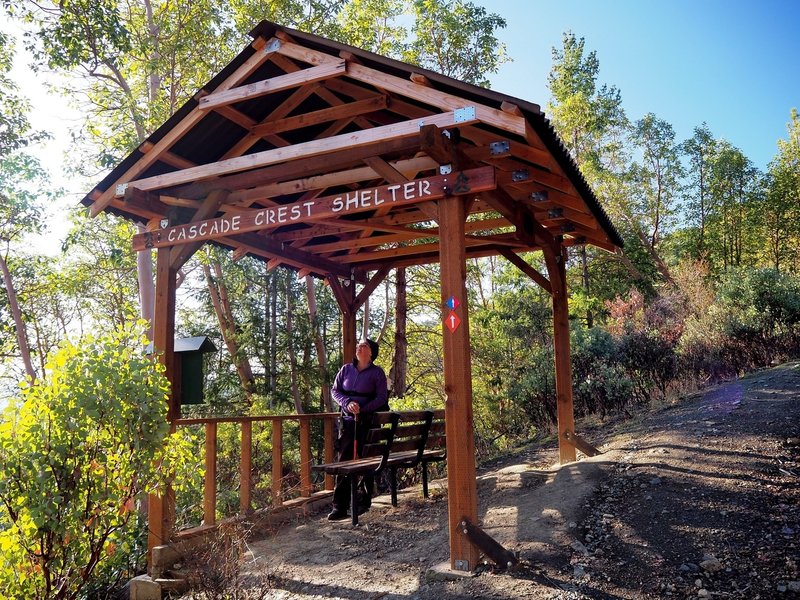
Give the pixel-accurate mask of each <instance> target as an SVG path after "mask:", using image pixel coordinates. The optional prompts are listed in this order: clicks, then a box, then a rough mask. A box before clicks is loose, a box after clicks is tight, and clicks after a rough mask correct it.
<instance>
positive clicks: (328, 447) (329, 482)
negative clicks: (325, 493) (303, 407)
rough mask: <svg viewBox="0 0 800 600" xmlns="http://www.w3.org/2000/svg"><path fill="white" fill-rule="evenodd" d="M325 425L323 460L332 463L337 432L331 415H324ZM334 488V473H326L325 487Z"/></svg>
mask: <svg viewBox="0 0 800 600" xmlns="http://www.w3.org/2000/svg"><path fill="white" fill-rule="evenodd" d="M323 423H324V425H323V427H324V435H325V460H324V461H323V462H326V463H332V462H333V436H334V434H335V433H336V432H335V431H334V427H333V424H334V421H333V419H332V418H331V417H324V418H323ZM333 488H334V483H333V475H328V474H327V473H326V474H325V489H326V490H332V489H333Z"/></svg>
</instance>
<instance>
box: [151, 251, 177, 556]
mask: <svg viewBox="0 0 800 600" xmlns="http://www.w3.org/2000/svg"><path fill="white" fill-rule="evenodd" d="M171 250H172V249H171V248H169V247H166V248H159V249H158V251H157V258H156V306H155V314H154V317H153V348H154V351H155V352H156V353H157V355H158V360H159V361H160V362H161V363H162V364H163V365H164V367H165V369H166V372H165V375H166V377H167V379H168V380H169V381H170V383H171V384H172V385H171V389H170V394H169V399H168V403H169V404H168V410H167V420H168V421H169V422H170V424H171V427H170V429H171V430H172V431H174V425H172V423H174V421H175V419H178V418H180V416H181V415H180V404H178V398H179V397H180V396H179V395H178V392H179V390H177V389H176V386H177V385H180V384H179V378H178V377H177V373H176V369H175V288H176V281H177V272H176V270H175V269H173V268H172V267H171V266H170V258H171ZM147 523H148V536H147V554H148V564H149V563H150V553H151V551H152V549H153V548H154V547H155V546H160V545H162V544H165V543H167V542H168V541H169V539H170V537H171V536H172V530H173V527H174V523H175V493H174V491H173V489H172V487H171V486H167V487H166V489H165V490H164V493H163V495H161V496H156V495H151V496H150V498H149V499H148V514H147Z"/></svg>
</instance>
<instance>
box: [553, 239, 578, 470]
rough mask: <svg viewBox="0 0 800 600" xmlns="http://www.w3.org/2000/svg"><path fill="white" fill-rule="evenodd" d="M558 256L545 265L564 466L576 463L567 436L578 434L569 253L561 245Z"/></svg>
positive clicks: (559, 449) (560, 443)
mask: <svg viewBox="0 0 800 600" xmlns="http://www.w3.org/2000/svg"><path fill="white" fill-rule="evenodd" d="M556 250H557V251H556V252H555V253H553V252H547V251H545V262H546V263H547V270H548V272H549V275H550V285H551V287H552V290H553V347H554V354H555V369H556V403H557V404H556V409H557V414H558V458H559V461H560V462H561V464H562V465H563V464H565V463H568V462H575V460H576V458H577V457H576V455H575V446H574V445H572V444H570V443H569V442H568V441H567V437H568V436H569V435H571V434H574V433H575V414H574V409H573V405H572V364H571V363H570V353H569V307H568V306H567V278H566V269H565V263H566V253H565V251H563V250H562V249H561V247H560V246H559V247H558V248H557V249H556Z"/></svg>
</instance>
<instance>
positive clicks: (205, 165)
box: [83, 22, 621, 568]
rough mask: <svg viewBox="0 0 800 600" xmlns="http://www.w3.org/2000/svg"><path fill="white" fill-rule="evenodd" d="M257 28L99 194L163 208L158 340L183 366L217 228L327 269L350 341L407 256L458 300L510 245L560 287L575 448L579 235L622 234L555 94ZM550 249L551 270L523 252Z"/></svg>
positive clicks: (463, 365)
mask: <svg viewBox="0 0 800 600" xmlns="http://www.w3.org/2000/svg"><path fill="white" fill-rule="evenodd" d="M252 34H253V37H254V41H253V43H252V44H251V45H250V46H248V47H247V48H245V50H244V51H242V53H240V54H239V56H238V57H237V58H236V59H234V61H233V62H232V63H231V64H230V65H228V67H226V68H225V69H224V70H223V71H222V72H221V73H220V74H219V75H217V77H215V78H214V79H213V80H212V81H211V82H209V84H208V85H207V86H206V87H205V88H203V89H202V90H201V91H200V92H199V93H198V94H197V95H196V96H195V97H194V98H193V99H191V100H190V101H189V102H187V103H186V105H184V106H183V107H182V108H181V109H180V110H179V111H178V112H177V113H176V114H175V115H174V116H173V117H172V118H171V119H170V120H169V121H167V122H166V123H165V124H164V125H163V126H162V127H161V128H160V129H159V130H158V131H156V132H155V133H154V134H153V135H152V136H150V138H149V139H148V140H147V141H146V142H145V143H144V144H142V145H141V146H140V147H139V148H138V149H136V150H135V151H134V152H133V153H132V154H131V155H130V156H128V158H127V159H125V160H124V161H123V162H122V163H121V164H120V165H119V166H118V167H117V168H116V169H114V170H113V171H112V172H111V174H110V175H109V176H108V177H106V178H105V179H104V180H103V181H102V182H101V183H100V184H99V185H98V186H97V187H96V188H95V189H94V190H93V191H92V192H91V193H90V194H88V195H87V196H86V198H84V200H83V202H84V204H86V205H87V206H89V208H90V212H91V214H92V215H97V214H99V213H100V212H102V211H109V212H112V213H116V214H120V215H123V216H125V217H127V218H130V219H134V220H136V221H139V222H142V223H145V224H146V231H145V232H144V233H143V234H141V235H138V236H136V239H135V240H134V246H135V248H136V249H137V250H144V249H149V248H157V249H158V250H157V255H158V258H157V275H156V280H157V294H156V295H157V298H156V316H155V327H154V330H155V334H154V336H155V339H154V343H155V346H156V348H158V349H159V350H161V351H162V356H163V357H164V358H163V360H164V362H165V363H166V365H167V372H168V375H169V374H171V373H174V369H173V366H174V365H173V364H172V362H173V360H174V357H173V347H172V345H173V332H174V315H175V306H174V304H175V279H176V273H177V271H178V269H180V267H181V266H182V265H183V264H184V262H185V261H186V260H188V259H189V257H191V256H192V254H193V253H194V252H195V251H196V250H197V249H198V248H199V247H201V245H202V244H203V243H206V242H213V243H216V244H219V245H222V246H224V247H227V248H230V249H231V250H232V251H233V252H234V256H235V257H236V258H240V257H242V256H245V255H251V256H254V257H258V258H261V259H264V260H266V261H267V262H268V265H269V266H270V267H276V266H278V265H284V266H287V267H290V268H293V269H295V270H297V271H298V273H299V274H301V275H306V274H312V275H315V276H318V277H321V278H324V279H325V280H326V281H327V282H328V284H329V285H330V287H331V290H332V291H333V293H334V296H335V297H336V299H337V301H338V303H339V305H340V307H341V310H342V314H343V319H344V322H345V327H344V328H343V330H344V332H345V339H344V340H343V344H344V348H348V349H351V348H354V346H355V314H356V311H357V310H358V308H359V307H360V306H361V304H363V302H364V301H365V299H366V298H367V297H368V295H369V294H370V293H371V292H372V290H374V289H375V287H376V286H377V285H378V283H379V282H380V281H381V280H383V278H384V277H385V276H386V275H387V273H388V272H389V270H390V269H392V268H396V267H401V266H402V267H405V266H410V265H418V264H424V263H431V262H438V263H441V278H442V300H443V304H444V303H445V301H446V300H447V299H448V298H451V297H454V298H460V299H461V301H462V302H463V301H464V300H465V299H466V289H465V287H464V286H465V266H464V261H465V260H466V259H467V258H470V257H483V256H492V255H502V256H504V257H505V258H507V259H508V260H509V261H511V262H512V263H513V264H515V265H517V266H518V267H519V268H520V269H522V270H523V272H525V273H526V274H528V275H529V276H530V277H531V278H532V279H533V280H534V281H535V282H536V283H537V284H539V285H540V286H541V287H542V288H543V289H545V290H546V291H547V292H548V293H549V294H551V296H552V297H553V309H554V332H555V346H556V381H557V394H558V415H559V440H560V447H561V453H560V456H561V460H562V462H567V461H571V460H575V447H576V446H575V440H577V439H579V438H578V437H576V436H575V432H574V425H573V421H572V391H571V383H570V365H569V328H568V323H567V297H566V283H565V277H564V273H565V270H564V267H565V265H564V263H565V259H566V250H565V249H566V248H567V247H569V246H572V245H580V244H593V245H595V246H598V247H600V248H603V249H606V250H609V251H614V250H615V249H617V248H618V247H619V246H621V240H620V238H619V235H618V234H617V232H616V231H615V230H614V228H613V226H612V225H611V223H610V221H609V220H608V218H607V216H606V215H605V213H604V212H603V210H602V208H601V207H600V206H599V204H598V202H597V200H596V199H595V197H594V196H593V194H592V192H591V190H589V188H588V186H587V185H586V183H585V182H584V180H583V178H582V177H581V176H580V174H579V172H578V171H577V169H576V168H575V166H574V163H573V162H572V160H571V159H570V157H569V155H568V154H567V153H566V151H565V150H564V148H563V146H562V145H561V143H560V142H559V140H558V138H557V136H556V135H555V133H554V132H553V130H552V128H551V127H550V125H549V124H548V123H547V121H546V119H545V118H544V115H542V113H541V112H540V111H539V107H538V106H536V105H533V104H530V103H526V102H523V101H520V100H516V99H514V98H510V97H507V96H503V95H501V94H497V93H495V92H491V91H489V90H484V89H482V88H477V87H475V86H470V85H466V84H463V83H460V82H458V81H454V80H452V79H449V78H446V77H443V76H440V75H437V74H435V73H431V72H427V71H424V70H422V69H419V68H416V67H412V66H410V65H406V64H403V63H399V62H396V61H392V60H389V59H386V58H383V57H380V56H376V55H374V54H370V53H368V52H363V51H360V50H357V49H355V48H350V47H347V46H343V45H340V44H337V43H334V42H331V41H329V40H325V39H323V38H319V37H317V36H313V35H309V34H304V33H301V32H298V31H293V30H289V29H287V28H284V27H281V26H278V25H275V24H273V23H268V22H263V23H261V24H260V25H259V26H258V27H257V28H256V29H255V30H254V31H253V32H252ZM245 225H246V226H245ZM533 250H538V251H541V252H542V253H543V256H544V263H545V265H546V268H547V272H546V273H542V272H540V271H539V270H537V269H536V268H534V267H533V266H532V265H531V264H529V263H528V262H526V261H525V260H524V259H523V258H522V257H521V256H520V253H523V252H529V251H533ZM356 284H358V285H360V286H361V290H360V292H358V293H357V292H356ZM455 312H456V314H457V316H458V318H459V319H460V322H462V323H463V324H462V325H461V327H459V328H453V330H452V331H451V334H445V338H444V354H445V385H446V395H447V404H446V415H447V417H446V420H447V427H448V431H447V440H448V476H449V481H450V483H449V485H450V487H451V491H450V494H449V502H450V511H451V526H452V531H453V532H457V531H458V525H459V523H460V522H461V520H462V519H464V518H466V519H467V520H469V521H470V522H475V521H476V516H477V515H476V511H477V508H476V506H477V505H476V492H475V478H474V473H475V462H474V447H473V440H472V405H471V403H472V391H471V384H470V363H469V350H468V349H469V333H468V331H469V330H468V314H467V312H466V306H465V305H464V306H463V308H460V309H456V310H455ZM452 323H455V319H453V321H452ZM179 410H180V407H179V406H176V405H175V404H172V405H171V407H170V418H176V417H177V416H179ZM451 446H452V447H451ZM167 497H168V496H167ZM170 511H171V504H170V502H169V500H166V501H164V500H160V501H157V502H155V506H153V503H151V514H150V528H151V532H153V533H151V546H152V545H153V543H156V542H157V541H158V540H163V539H166V538H167V537H169V535H170V526H171V517H170V514H171V513H170ZM154 540H155V542H154ZM476 552H477V549H476V548H475V546H474V545H473V544H470V542H469V541H468V540H467V539H466V538H465V537H464V536H462V535H458V534H455V535H451V562H452V564H453V565H457V564H466V565H470V566H471V567H474V566H475V564H476V560H477V554H476ZM454 568H455V567H454Z"/></svg>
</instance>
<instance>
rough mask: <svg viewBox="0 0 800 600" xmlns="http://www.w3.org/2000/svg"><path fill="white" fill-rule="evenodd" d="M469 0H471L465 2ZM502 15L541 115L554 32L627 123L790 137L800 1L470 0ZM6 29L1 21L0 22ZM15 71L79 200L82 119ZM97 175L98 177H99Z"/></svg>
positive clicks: (518, 88) (57, 172)
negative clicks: (647, 121) (576, 42)
mask: <svg viewBox="0 0 800 600" xmlns="http://www.w3.org/2000/svg"><path fill="white" fill-rule="evenodd" d="M473 1H475V0H473ZM476 3H477V4H481V5H483V6H485V7H486V8H487V10H488V11H490V12H496V13H498V14H500V15H501V16H502V17H504V18H505V19H506V21H507V27H506V28H505V29H502V30H500V31H499V32H498V37H499V38H500V40H501V41H502V42H504V43H505V45H506V50H507V53H508V55H509V56H510V57H511V58H512V59H513V62H510V63H507V64H505V65H503V66H502V67H501V68H500V71H499V72H498V73H497V74H496V75H494V76H493V77H492V78H491V82H492V88H493V89H495V90H497V91H498V92H502V93H504V94H508V95H511V96H515V97H517V98H521V99H523V100H527V101H529V102H533V103H536V104H539V105H540V106H541V107H542V109H543V110H545V112H546V106H547V102H548V100H549V92H548V89H547V75H548V73H549V71H550V67H551V64H552V48H553V47H559V48H560V47H561V40H562V34H563V32H564V31H567V30H571V31H572V32H573V33H575V35H576V36H577V37H579V38H580V37H583V38H584V39H585V42H586V46H585V48H586V51H595V52H596V54H597V58H598V60H599V63H600V72H599V75H598V84H600V85H602V84H607V85H610V86H616V87H617V88H619V89H620V91H621V95H622V102H623V107H624V108H625V111H626V113H627V115H628V117H629V118H630V119H631V120H636V119H639V118H641V117H643V116H644V115H645V114H647V113H648V112H652V113H654V114H655V115H656V116H657V117H658V118H660V119H663V120H665V121H667V122H669V123H670V124H672V126H673V127H674V129H675V132H676V136H677V139H678V140H683V139H686V138H688V137H690V136H691V135H692V132H693V129H694V127H696V126H699V125H700V124H701V123H703V122H706V123H707V124H708V126H709V128H710V130H711V132H712V133H713V135H714V136H715V137H717V138H722V139H725V140H727V141H728V142H730V143H731V144H733V145H734V146H736V147H738V148H740V149H741V150H742V151H743V152H744V153H745V155H746V156H748V157H749V158H750V160H751V161H752V162H753V163H754V164H755V165H756V166H757V167H758V168H760V169H762V170H763V169H766V168H767V165H768V163H769V161H770V159H772V157H773V156H774V155H775V153H776V151H777V140H778V139H780V138H785V137H786V124H787V123H788V121H789V114H790V110H791V109H792V108H793V107H796V108H800V35H798V29H800V27H798V26H799V25H800V0H761V1H760V2H758V3H752V2H744V1H742V0H726V1H722V0H671V1H670V2H656V1H655V0H604V1H601V0H551V1H550V2H547V3H544V2H538V1H536V0H494V1H490V0H478V1H477V2H476ZM0 27H3V29H5V30H12V31H13V27H12V26H11V25H9V24H5V25H0ZM17 50H18V53H19V56H18V60H17V66H16V69H15V71H14V77H15V80H16V81H17V82H18V84H19V85H20V86H21V88H22V91H23V93H25V94H26V95H27V96H28V97H29V98H30V99H31V101H32V103H33V106H34V110H33V112H32V113H31V115H30V117H31V121H32V122H33V124H34V126H35V127H37V128H40V129H45V130H48V131H50V132H52V134H53V136H54V139H53V140H52V141H50V142H47V143H46V144H44V145H42V146H40V147H38V148H35V152H36V153H37V154H38V155H39V156H40V157H42V159H43V161H44V162H45V164H46V165H47V166H48V168H49V169H50V170H51V172H52V175H53V180H54V182H56V183H59V184H60V185H62V186H63V187H64V188H65V190H66V193H65V195H64V198H63V200H62V201H61V202H60V203H59V206H61V207H63V206H66V205H76V204H77V202H78V201H79V200H80V198H82V197H83V196H84V195H85V194H86V192H88V191H89V189H90V188H91V186H92V184H93V183H96V181H91V182H85V181H77V180H74V179H70V178H68V177H66V176H64V175H63V173H62V172H61V169H60V165H61V164H62V162H63V155H64V153H65V152H69V148H70V141H69V140H70V137H69V129H70V128H72V127H76V126H77V125H78V124H79V123H80V118H79V115H77V114H75V112H74V111H72V110H70V109H69V108H68V106H67V103H66V102H65V100H64V99H63V98H59V97H57V96H51V95H49V94H48V93H47V91H46V90H45V88H44V87H43V85H42V83H43V77H42V76H41V75H40V76H38V78H37V77H35V76H34V74H33V73H32V72H31V70H30V69H29V68H27V66H26V60H27V58H26V56H25V55H24V53H23V52H22V48H21V47H20V45H18V48H17ZM101 178H102V174H99V175H98V176H97V179H96V180H97V181H99V180H100V179H101ZM63 221H64V219H63V213H59V212H55V213H54V214H53V217H52V218H51V226H52V233H51V235H50V236H49V238H48V239H49V240H50V242H51V244H53V247H55V246H56V244H54V242H56V241H57V240H58V239H60V237H61V236H63V235H64V234H65V233H66V227H65V225H64V223H63Z"/></svg>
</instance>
